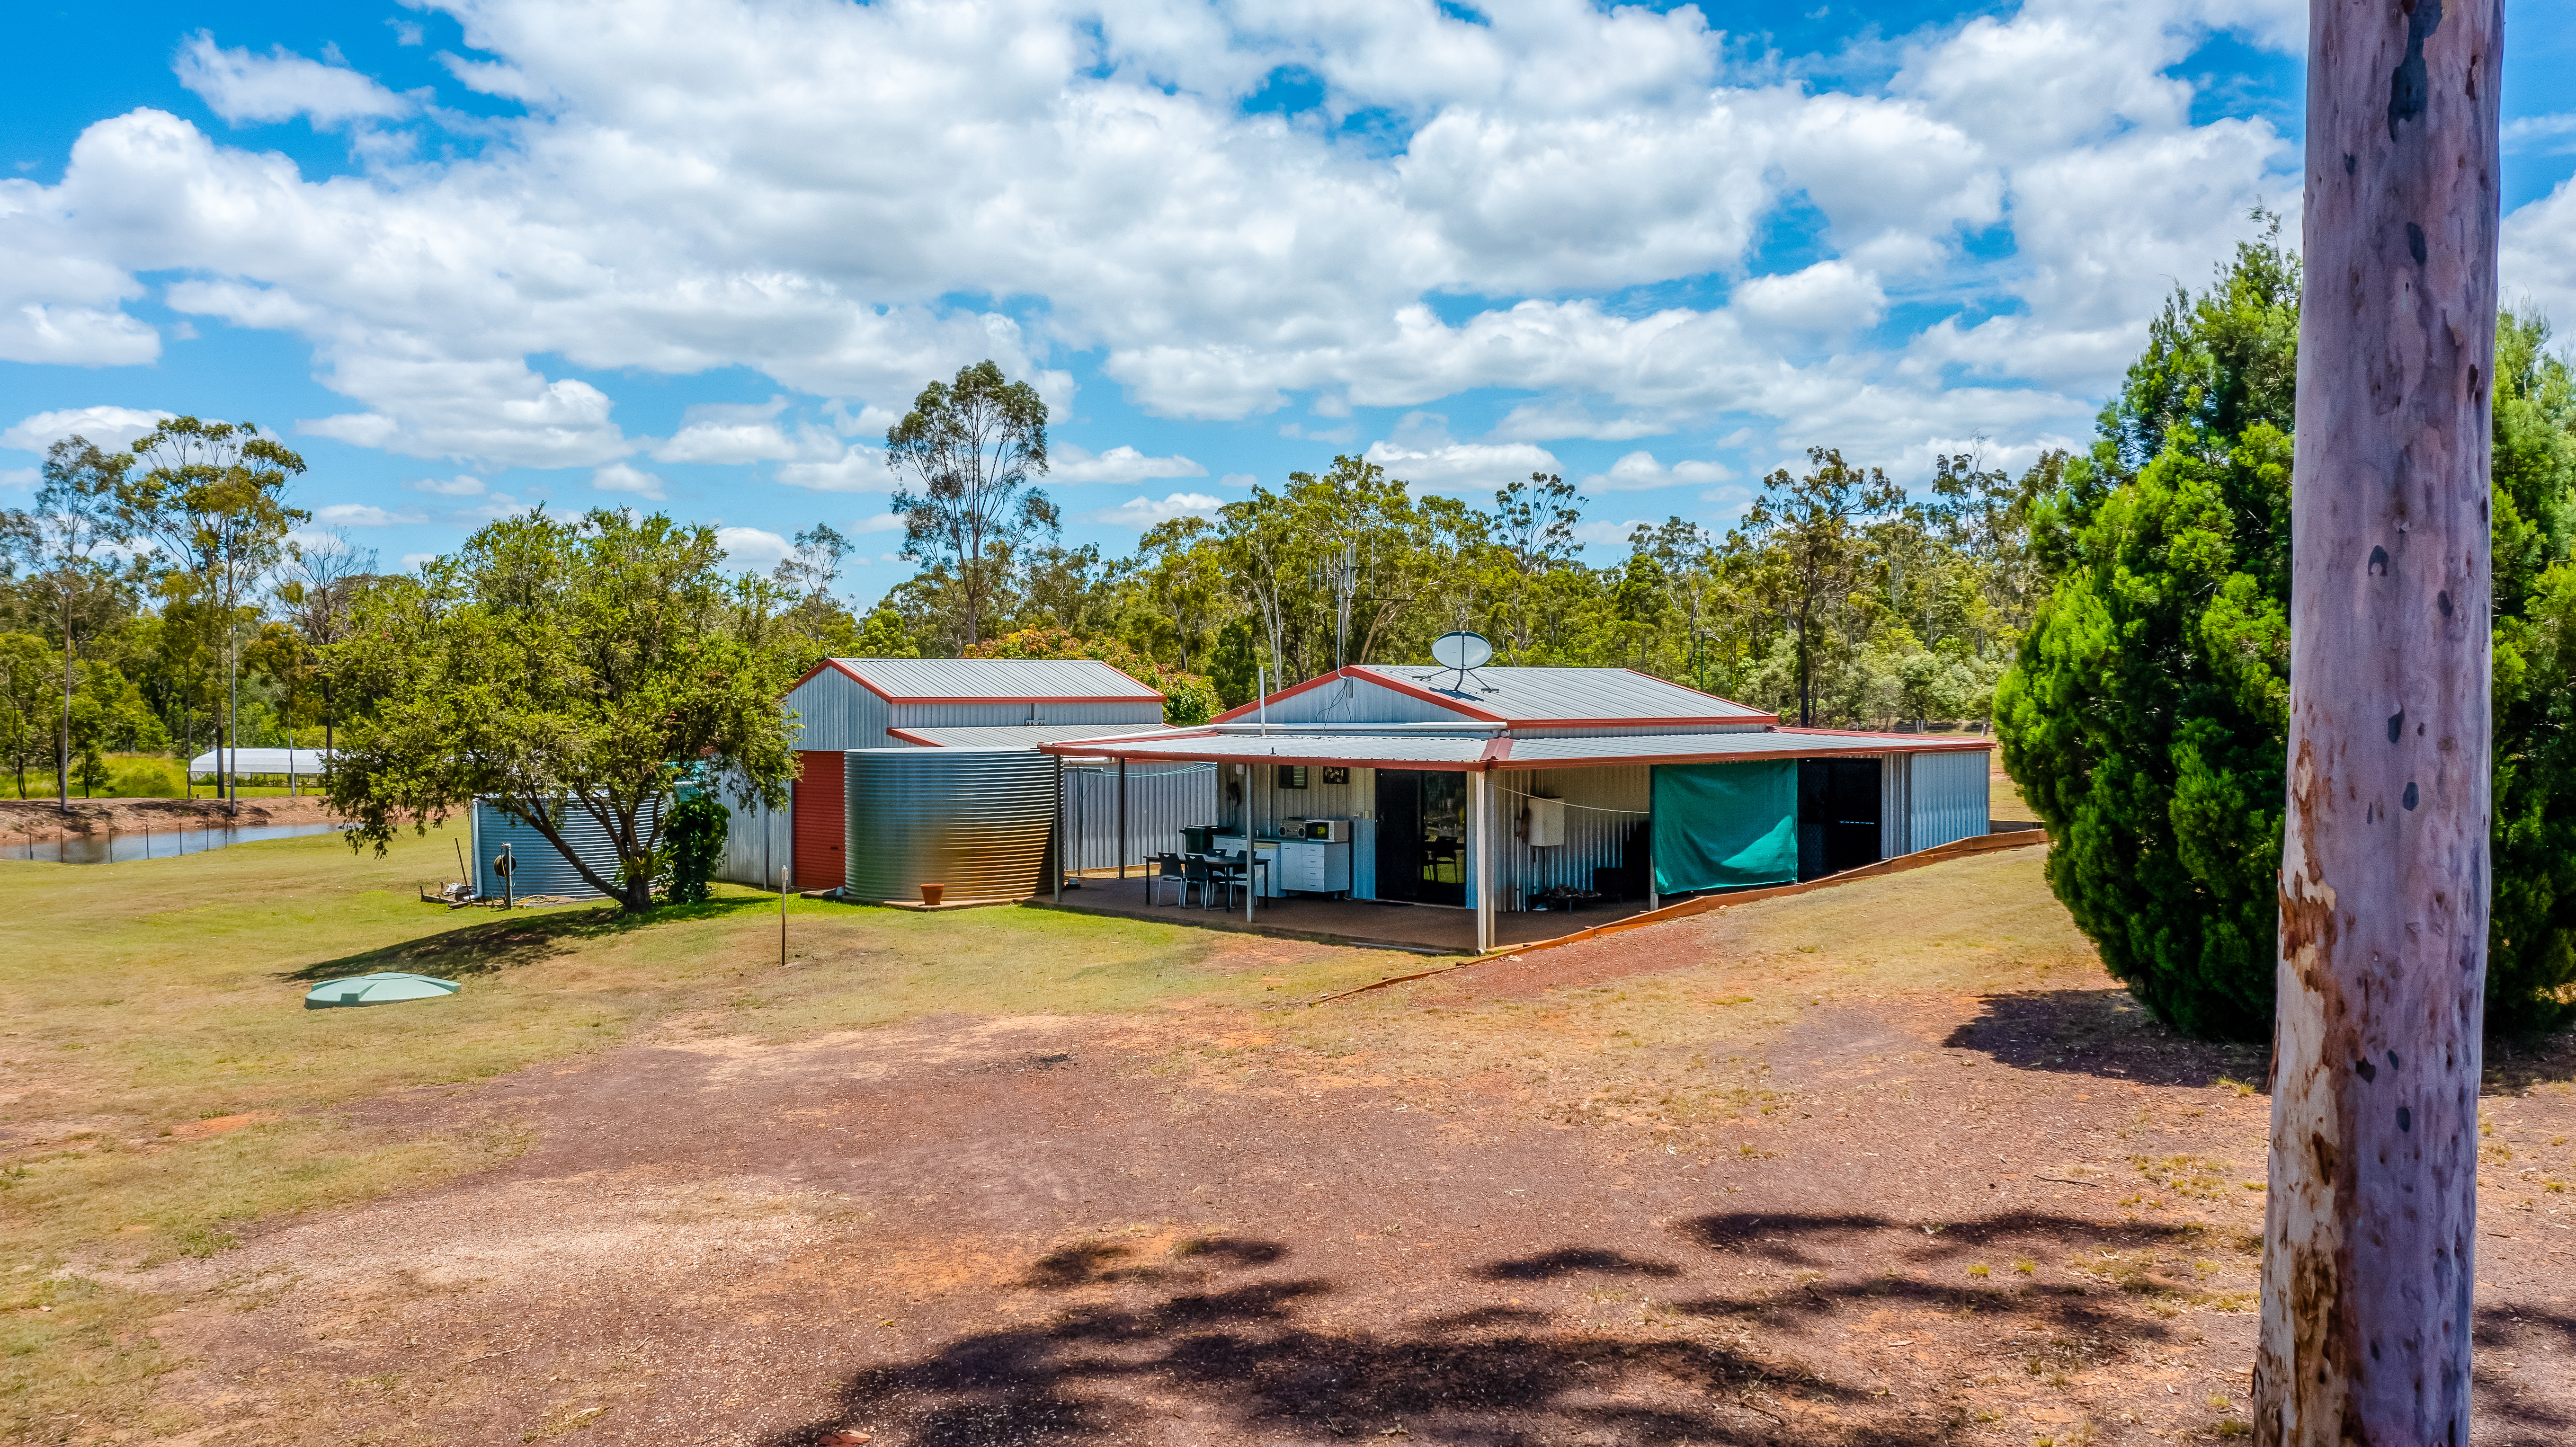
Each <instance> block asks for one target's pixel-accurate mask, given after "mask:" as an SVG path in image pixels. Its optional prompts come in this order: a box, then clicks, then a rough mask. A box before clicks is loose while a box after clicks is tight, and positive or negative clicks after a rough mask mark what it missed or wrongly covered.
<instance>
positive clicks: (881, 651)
mask: <svg viewBox="0 0 2576 1447" xmlns="http://www.w3.org/2000/svg"><path fill="white" fill-rule="evenodd" d="M849 656H850V657H852V658H919V657H920V656H921V645H920V644H918V643H915V642H914V641H913V637H912V630H911V629H909V628H906V627H905V626H904V623H903V615H902V614H900V613H897V612H896V611H894V609H893V608H891V607H889V606H887V605H886V604H883V603H880V604H878V605H877V609H876V611H875V612H873V613H870V614H869V615H868V621H867V622H866V623H865V624H863V625H862V626H861V627H860V629H859V641H858V649H857V651H856V652H854V653H852V654H850V655H849ZM800 671H801V670H800Z"/></svg>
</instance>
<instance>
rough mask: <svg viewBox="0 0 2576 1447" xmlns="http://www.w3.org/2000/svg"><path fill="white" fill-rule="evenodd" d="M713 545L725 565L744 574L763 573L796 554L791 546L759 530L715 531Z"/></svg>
mask: <svg viewBox="0 0 2576 1447" xmlns="http://www.w3.org/2000/svg"><path fill="white" fill-rule="evenodd" d="M716 543H717V545H718V546H720V547H722V548H723V549H724V550H725V559H726V561H728V562H730V563H732V564H733V565H734V567H736V568H737V569H740V570H741V571H743V572H747V573H766V572H768V571H769V570H770V569H771V568H774V567H776V566H777V565H778V561H779V559H781V558H784V557H786V556H787V555H788V554H789V553H792V552H794V551H796V545H795V544H794V543H791V542H789V541H788V540H787V539H785V538H782V537H780V536H779V535H778V534H776V533H773V532H764V531H762V530H761V529H759V528H718V529H716Z"/></svg>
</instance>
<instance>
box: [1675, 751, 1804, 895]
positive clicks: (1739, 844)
mask: <svg viewBox="0 0 2576 1447" xmlns="http://www.w3.org/2000/svg"><path fill="white" fill-rule="evenodd" d="M1654 810H1655V892H1656V893H1658V894H1689V893H1691V892H1692V891H1694V890H1701V889H1735V888H1738V887H1741V886H1743V885H1748V884H1787V883H1791V882H1793V881H1795V880H1796V879H1797V877H1798V761H1797V760H1796V759H1777V760H1766V761H1763V762H1761V763H1751V764H1661V765H1658V766H1656V769H1655V792H1654Z"/></svg>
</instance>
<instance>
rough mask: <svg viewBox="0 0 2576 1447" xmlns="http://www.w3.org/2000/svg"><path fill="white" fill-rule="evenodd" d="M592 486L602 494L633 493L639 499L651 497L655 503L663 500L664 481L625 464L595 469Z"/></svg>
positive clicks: (591, 476)
mask: <svg viewBox="0 0 2576 1447" xmlns="http://www.w3.org/2000/svg"><path fill="white" fill-rule="evenodd" d="M590 485H591V486H593V487H595V488H598V489H599V490H600V491H601V492H631V493H634V494H635V495H637V496H638V497H649V498H651V499H653V500H654V501H655V502H659V501H661V500H662V479H660V478H658V477H656V476H654V475H653V474H652V473H649V472H643V471H639V470H637V469H635V468H632V467H629V466H627V465H626V464H625V463H623V462H612V463H610V464H608V465H607V466H606V467H602V468H597V469H594V470H593V471H592V472H591V474H590Z"/></svg>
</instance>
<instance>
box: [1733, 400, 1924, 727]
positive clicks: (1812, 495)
mask: <svg viewBox="0 0 2576 1447" xmlns="http://www.w3.org/2000/svg"><path fill="white" fill-rule="evenodd" d="M1807 463H1808V466H1809V471H1808V472H1807V473H1806V474H1805V475H1804V476H1798V477H1793V476H1791V475H1790V473H1789V470H1788V469H1787V468H1785V467H1784V468H1782V469H1780V470H1779V471H1777V472H1774V473H1772V474H1771V475H1770V476H1769V477H1766V478H1764V479H1762V493H1761V495H1760V496H1759V497H1757V498H1755V499H1754V501H1753V506H1751V507H1750V508H1747V509H1746V510H1745V513H1744V527H1743V531H1744V533H1745V534H1746V536H1747V537H1748V538H1750V539H1751V540H1753V542H1754V545H1755V546H1757V547H1758V548H1760V549H1761V561H1760V562H1759V564H1758V565H1757V570H1758V572H1759V573H1760V574H1761V585H1762V591H1763V592H1764V593H1765V594H1767V595H1768V596H1769V597H1771V598H1772V599H1773V600H1774V606H1775V607H1777V608H1778V609H1779V611H1780V615H1781V618H1782V621H1783V622H1785V623H1787V624H1788V626H1789V629H1790V631H1791V634H1792V636H1793V637H1794V638H1795V640H1796V646H1797V650H1798V722H1799V724H1800V725H1801V726H1802V727H1803V726H1810V725H1812V724H1814V722H1815V718H1816V684H1815V654H1816V650H1817V646H1818V643H1817V635H1818V633H1819V632H1820V631H1821V629H1822V628H1823V627H1824V626H1825V625H1826V624H1827V623H1828V622H1829V620H1830V618H1831V616H1832V615H1833V614H1834V613H1835V612H1836V611H1837V610H1838V608H1839V606H1840V604H1841V603H1842V601H1843V599H1844V598H1845V597H1846V596H1848V595H1849V593H1850V592H1851V590H1852V588H1853V587H1854V586H1856V584H1857V583H1858V581H1859V576H1860V571H1861V562H1862V549H1863V542H1864V539H1865V536H1866V530H1867V528H1868V526H1869V524H1870V523H1871V522H1872V521H1874V520H1875V519H1877V518H1878V517H1880V516H1882V515H1884V514H1886V513H1888V512H1891V511H1894V510H1895V509H1896V508H1897V507H1899V506H1901V505H1902V504H1903V503H1904V501H1905V489H1903V488H1902V487H1899V486H1898V485H1897V484H1895V483H1893V482H1890V481H1888V479H1887V474H1886V473H1885V472H1884V471H1882V470H1881V469H1879V468H1875V467H1870V468H1861V467H1853V466H1851V465H1849V464H1847V463H1845V462H1844V461H1843V455H1842V452H1841V450H1840V449H1839V448H1831V447H1810V448H1808V449H1807Z"/></svg>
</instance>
